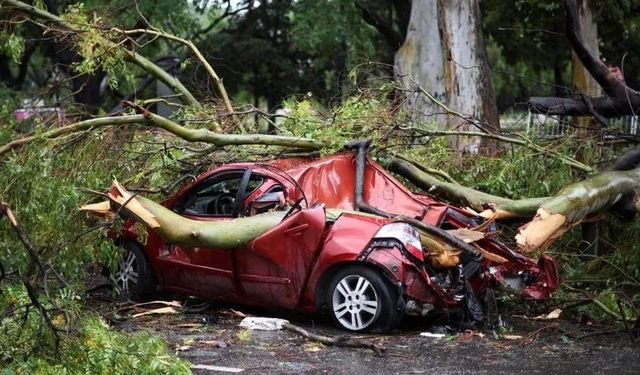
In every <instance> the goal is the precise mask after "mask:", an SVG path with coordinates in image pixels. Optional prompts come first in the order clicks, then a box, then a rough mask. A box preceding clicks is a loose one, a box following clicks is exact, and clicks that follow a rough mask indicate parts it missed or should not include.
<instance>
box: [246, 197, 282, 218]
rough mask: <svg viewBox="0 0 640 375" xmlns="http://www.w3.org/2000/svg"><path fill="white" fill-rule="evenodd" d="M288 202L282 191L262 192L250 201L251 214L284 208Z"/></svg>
mask: <svg viewBox="0 0 640 375" xmlns="http://www.w3.org/2000/svg"><path fill="white" fill-rule="evenodd" d="M286 203H287V200H286V198H285V196H284V193H283V192H281V191H276V192H272V193H265V194H262V195H261V196H259V197H258V198H256V199H255V200H253V201H252V202H250V203H249V216H253V215H257V214H260V213H263V212H267V211H269V210H271V209H274V208H282V207H284V206H285V205H286Z"/></svg>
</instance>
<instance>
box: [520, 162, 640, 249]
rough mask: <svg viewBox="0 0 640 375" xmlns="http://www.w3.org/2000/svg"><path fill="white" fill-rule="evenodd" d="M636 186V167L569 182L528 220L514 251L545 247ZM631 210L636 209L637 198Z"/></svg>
mask: <svg viewBox="0 0 640 375" xmlns="http://www.w3.org/2000/svg"><path fill="white" fill-rule="evenodd" d="M638 187H640V167H636V168H635V169H632V170H627V171H607V172H603V173H600V174H598V175H596V176H594V177H591V178H589V179H586V180H583V181H580V182H576V183H573V184H571V185H569V186H567V187H565V188H564V189H562V190H561V191H560V192H559V193H558V194H556V195H555V196H554V197H552V198H549V199H547V200H546V201H545V202H544V203H542V204H541V205H540V208H538V210H537V212H536V216H535V217H534V218H533V220H532V221H530V222H529V223H527V224H525V225H524V226H522V227H521V228H520V230H519V231H518V234H517V235H516V242H517V244H518V248H519V249H520V250H521V251H524V252H530V251H533V250H536V249H539V248H545V247H547V246H549V245H550V244H551V243H553V242H554V241H555V240H556V239H557V238H558V237H560V236H561V235H562V234H564V233H565V232H566V231H567V230H569V228H571V227H572V226H573V225H576V224H578V223H580V222H581V221H583V220H585V219H586V218H587V217H588V216H589V215H591V214H594V213H598V212H602V211H605V210H607V209H609V208H611V207H613V206H614V205H615V204H616V203H617V202H619V201H620V200H621V199H622V198H623V197H624V196H625V195H626V194H629V193H632V192H636V190H637V189H638ZM634 203H635V210H636V211H638V208H639V207H640V205H639V203H640V202H638V198H637V195H635V199H634Z"/></svg>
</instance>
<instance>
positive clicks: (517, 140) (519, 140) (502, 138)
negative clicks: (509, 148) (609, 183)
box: [415, 129, 595, 173]
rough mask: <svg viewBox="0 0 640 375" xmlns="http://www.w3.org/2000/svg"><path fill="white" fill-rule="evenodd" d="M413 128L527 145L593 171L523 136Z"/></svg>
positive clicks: (574, 165) (435, 134)
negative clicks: (513, 136)
mask: <svg viewBox="0 0 640 375" xmlns="http://www.w3.org/2000/svg"><path fill="white" fill-rule="evenodd" d="M415 130H416V131H417V132H419V133H421V134H424V135H429V136H460V135H462V136H469V137H484V138H490V139H495V140H498V141H501V142H508V143H513V144H517V145H520V146H524V147H527V148H529V149H531V150H534V151H537V152H541V153H544V154H547V155H549V156H551V157H553V158H555V159H557V160H559V161H560V162H562V163H563V164H566V165H569V166H571V167H573V168H576V169H579V170H581V171H584V172H587V173H594V172H595V171H594V169H593V168H591V167H590V166H588V165H586V164H583V163H580V162H579V161H577V160H575V159H572V158H570V157H568V156H565V155H562V154H561V153H559V152H556V151H552V150H547V149H546V148H544V147H542V146H539V145H537V144H535V143H533V142H531V141H530V140H528V139H527V138H525V137H523V136H519V138H512V137H506V136H503V135H499V134H495V133H483V132H470V131H457V130H425V129H415Z"/></svg>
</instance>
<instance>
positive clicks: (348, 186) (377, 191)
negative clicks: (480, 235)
mask: <svg viewBox="0 0 640 375" xmlns="http://www.w3.org/2000/svg"><path fill="white" fill-rule="evenodd" d="M286 172H287V173H288V174H289V175H291V176H292V177H293V178H294V179H295V180H296V181H298V183H299V184H300V187H301V188H302V191H303V192H304V194H305V196H306V198H307V200H308V201H309V205H310V206H313V205H314V204H316V203H324V204H325V205H326V207H327V208H342V209H347V210H352V209H354V202H355V176H356V162H355V156H354V155H352V154H339V155H336V156H332V157H328V158H324V159H321V160H318V161H315V162H312V163H309V164H306V165H301V166H297V167H295V168H293V169H290V170H287V171H286ZM363 193H364V199H365V201H366V202H367V203H368V204H370V205H372V206H374V207H376V208H378V209H381V210H383V211H386V212H391V213H395V214H401V215H406V216H409V217H414V218H415V217H417V218H422V221H424V222H425V223H427V224H432V225H438V224H439V223H440V221H441V219H442V216H443V215H444V212H445V211H446V209H447V208H448V207H449V206H448V205H447V204H444V203H442V202H438V201H436V200H434V199H431V198H430V197H428V196H424V195H420V196H418V195H416V194H414V193H412V192H411V191H409V190H408V189H406V188H405V187H404V186H403V185H402V184H401V183H400V182H399V181H398V180H396V179H395V178H394V177H393V176H391V175H390V174H389V173H387V172H386V171H385V170H384V169H383V168H382V167H381V166H380V165H379V164H377V163H376V162H374V161H371V160H368V161H367V166H366V169H365V175H364V188H363ZM425 210H426V213H425ZM423 213H425V215H424V217H423Z"/></svg>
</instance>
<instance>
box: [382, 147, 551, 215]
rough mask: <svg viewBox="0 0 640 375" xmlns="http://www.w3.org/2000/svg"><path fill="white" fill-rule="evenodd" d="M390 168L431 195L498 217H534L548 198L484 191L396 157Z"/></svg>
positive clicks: (482, 213) (481, 213)
mask: <svg viewBox="0 0 640 375" xmlns="http://www.w3.org/2000/svg"><path fill="white" fill-rule="evenodd" d="M389 170H390V171H392V172H395V173H397V174H399V175H400V176H402V177H404V178H406V179H407V180H409V181H411V182H412V183H414V184H415V185H416V186H418V187H419V188H421V189H423V190H424V191H426V192H428V193H429V194H432V195H435V196H437V197H440V198H443V199H445V200H447V201H449V202H453V203H456V204H459V205H461V206H466V207H470V208H472V209H473V210H475V211H477V212H480V215H481V216H483V217H487V218H489V217H496V218H497V219H504V218H513V217H531V216H533V215H534V214H535V212H536V210H537V209H538V207H539V206H540V204H541V203H542V202H544V201H545V200H546V199H547V198H527V199H520V200H513V199H508V198H504V197H498V196H495V195H491V194H487V193H483V192H481V191H478V190H474V189H471V188H468V187H465V186H461V185H458V184H454V183H450V182H445V181H441V180H439V179H437V178H435V177H433V176H432V175H430V174H428V173H425V172H423V171H421V170H420V169H419V168H418V167H416V166H414V165H413V164H411V163H409V162H407V161H404V160H401V159H399V158H394V159H393V160H392V161H391V163H390V164H389Z"/></svg>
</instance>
